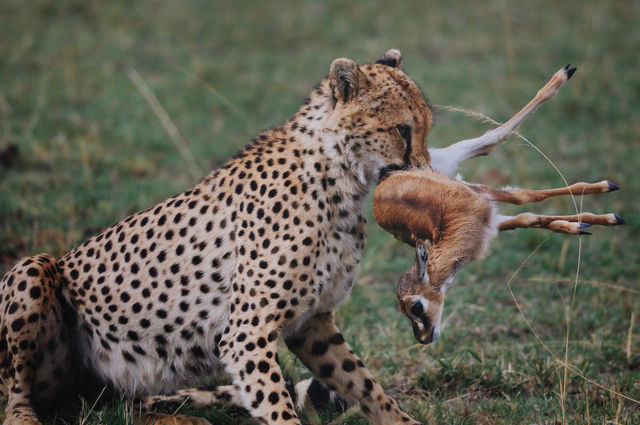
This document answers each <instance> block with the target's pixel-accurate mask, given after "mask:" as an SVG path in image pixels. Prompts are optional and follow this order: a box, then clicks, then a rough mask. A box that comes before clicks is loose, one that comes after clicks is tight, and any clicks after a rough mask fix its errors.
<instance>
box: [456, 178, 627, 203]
mask: <svg viewBox="0 0 640 425" xmlns="http://www.w3.org/2000/svg"><path fill="white" fill-rule="evenodd" d="M467 185H468V186H469V187H470V188H471V189H473V190H474V191H476V192H480V193H486V194H487V195H489V196H490V197H491V199H493V200H494V201H497V202H507V203H509V204H516V205H522V204H528V203H530V202H541V201H544V200H545V199H547V198H551V197H552V196H561V195H574V196H580V195H598V194H601V193H608V192H613V191H614V190H618V189H619V188H618V186H616V185H615V184H613V183H611V182H610V181H608V180H603V181H601V182H598V183H574V184H572V185H571V186H565V187H561V188H557V189H543V190H530V189H496V188H493V187H491V186H486V185H483V184H470V183H468V184H467Z"/></svg>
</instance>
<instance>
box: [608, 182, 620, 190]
mask: <svg viewBox="0 0 640 425" xmlns="http://www.w3.org/2000/svg"><path fill="white" fill-rule="evenodd" d="M607 183H609V192H613V191H614V190H618V189H620V188H619V187H618V186H617V185H615V184H613V183H611V182H610V181H607Z"/></svg>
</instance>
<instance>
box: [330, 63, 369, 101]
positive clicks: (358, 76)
mask: <svg viewBox="0 0 640 425" xmlns="http://www.w3.org/2000/svg"><path fill="white" fill-rule="evenodd" d="M329 80H330V81H331V90H333V95H334V96H335V97H336V99H338V100H339V101H341V102H348V101H349V100H351V99H353V98H354V97H355V96H356V95H357V94H358V90H360V89H362V88H363V86H364V85H365V84H366V81H367V77H366V76H365V75H364V74H363V73H362V71H360V68H358V65H357V64H356V63H355V62H354V61H352V60H351V59H347V58H338V59H336V60H334V61H333V62H331V68H330V70H329Z"/></svg>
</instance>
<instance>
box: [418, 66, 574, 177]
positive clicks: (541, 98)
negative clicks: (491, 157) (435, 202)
mask: <svg viewBox="0 0 640 425" xmlns="http://www.w3.org/2000/svg"><path fill="white" fill-rule="evenodd" d="M575 71H576V68H571V69H570V68H569V65H567V66H565V67H564V68H562V69H561V70H559V71H558V72H556V73H555V74H554V75H553V77H551V80H549V82H548V83H547V84H545V86H544V87H542V88H541V89H540V90H539V91H538V93H537V94H536V96H535V97H534V98H533V99H532V100H531V101H530V102H529V103H527V105H526V106H525V107H524V108H522V110H520V112H518V113H517V114H516V115H514V116H513V118H511V119H510V120H509V121H507V122H506V123H504V124H502V125H501V126H499V127H497V128H494V129H492V130H489V131H487V132H486V133H484V134H483V135H482V136H480V137H475V138H473V139H466V140H462V141H459V142H457V143H454V144H452V145H450V146H448V147H446V148H440V149H437V148H432V149H429V156H430V157H431V167H432V168H433V169H435V170H437V171H440V172H442V173H444V174H447V175H449V176H451V175H453V173H454V172H455V171H456V169H457V168H458V164H460V163H461V162H462V161H465V160H467V159H471V158H475V157H476V156H480V155H488V154H489V153H490V152H491V151H492V150H493V149H494V148H495V147H496V146H497V145H499V144H500V143H502V142H504V141H505V140H507V138H508V137H509V135H510V134H511V133H512V132H513V131H514V130H515V129H516V128H517V127H518V126H519V125H520V124H522V122H523V121H524V120H525V119H527V117H528V116H529V115H531V114H532V113H533V112H534V111H535V110H536V109H538V107H539V106H540V105H541V104H543V103H544V102H546V101H547V100H549V99H551V98H552V97H553V96H555V94H556V93H557V92H558V90H559V89H560V87H562V86H563V85H564V83H566V82H567V81H568V80H569V78H571V76H572V75H573V73H574V72H575Z"/></svg>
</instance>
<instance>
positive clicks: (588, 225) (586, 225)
mask: <svg viewBox="0 0 640 425" xmlns="http://www.w3.org/2000/svg"><path fill="white" fill-rule="evenodd" d="M585 227H591V224H589V223H580V228H581V229H584V228H585Z"/></svg>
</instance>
